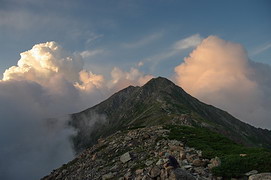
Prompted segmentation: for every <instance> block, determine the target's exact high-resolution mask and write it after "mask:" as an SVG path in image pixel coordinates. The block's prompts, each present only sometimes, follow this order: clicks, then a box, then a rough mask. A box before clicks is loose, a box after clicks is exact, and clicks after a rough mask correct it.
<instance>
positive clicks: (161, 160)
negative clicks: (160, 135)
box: [156, 159, 164, 166]
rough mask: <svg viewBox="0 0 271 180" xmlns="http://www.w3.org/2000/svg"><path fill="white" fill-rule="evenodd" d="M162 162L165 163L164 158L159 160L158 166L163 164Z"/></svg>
mask: <svg viewBox="0 0 271 180" xmlns="http://www.w3.org/2000/svg"><path fill="white" fill-rule="evenodd" d="M162 164H164V161H163V159H159V160H158V161H157V163H156V165H157V166H160V165H162Z"/></svg>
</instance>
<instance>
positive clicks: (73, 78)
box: [0, 42, 152, 179]
mask: <svg viewBox="0 0 271 180" xmlns="http://www.w3.org/2000/svg"><path fill="white" fill-rule="evenodd" d="M150 78H152V76H151V75H144V74H143V73H142V72H140V71H139V70H138V69H136V68H131V70H130V71H129V72H126V71H123V70H121V69H120V68H118V67H115V68H114V69H113V70H112V73H111V77H110V78H105V77H104V76H103V75H102V74H94V73H93V72H91V71H89V70H87V69H84V63H83V60H82V56H81V55H80V54H79V53H70V52H67V51H66V50H65V49H63V48H62V47H61V46H60V45H59V44H57V43H56V42H46V43H41V44H37V45H35V46H33V48H32V49H31V50H29V51H26V52H23V53H21V59H20V60H19V61H18V64H17V66H12V67H10V68H9V69H7V70H6V71H5V72H4V74H3V79H2V80H0V114H1V119H0V143H1V147H0V179H38V178H41V177H42V176H43V175H46V174H48V173H49V172H50V170H52V169H54V168H56V167H59V166H60V165H61V164H63V163H66V162H67V161H68V160H71V159H72V158H73V150H72V147H71V144H70V142H69V137H70V135H72V134H73V133H74V131H73V129H70V128H68V127H67V122H68V120H69V119H68V117H65V116H64V115H65V114H70V113H73V112H76V111H80V110H83V109H84V108H87V107H90V106H92V105H94V104H96V103H98V102H100V101H101V100H103V99H105V98H107V97H108V96H109V95H111V94H113V93H114V92H115V91H118V90H120V89H122V88H124V87H125V86H127V85H142V84H144V83H145V82H146V81H148V80H149V79H150Z"/></svg>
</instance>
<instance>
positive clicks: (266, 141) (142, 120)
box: [70, 77, 271, 152]
mask: <svg viewBox="0 0 271 180" xmlns="http://www.w3.org/2000/svg"><path fill="white" fill-rule="evenodd" d="M71 116H72V117H71V119H72V120H71V123H70V124H71V125H72V126H73V127H74V128H75V129H78V134H77V135H76V136H75V137H74V139H73V143H74V147H75V150H76V151H77V152H80V151H82V150H84V149H85V148H86V147H89V146H91V145H93V144H95V143H96V142H97V140H98V139H99V138H100V137H106V136H108V135H111V134H113V133H115V132H117V131H119V130H123V129H128V128H133V127H139V126H144V127H150V126H156V125H162V124H181V125H189V126H197V127H206V128H208V129H210V130H212V131H215V132H218V133H220V134H224V135H226V136H227V137H229V138H230V139H232V140H233V141H235V142H237V143H242V144H245V145H248V146H262V147H269V148H270V147H271V133H270V132H269V131H264V130H262V129H257V128H255V127H253V126H250V125H248V124H246V123H243V122H241V121H240V120H238V119H236V118H235V117H233V116H231V115H230V114H228V113H227V112H225V111H223V110H220V109H218V108H215V107H213V106H210V105H207V104H205V103H203V102H200V101H199V100H197V99H196V98H194V97H192V96H190V95H189V94H187V93H186V92H185V91H184V90H183V89H182V88H180V87H179V86H177V85H175V84H174V83H173V82H171V81H170V80H168V79H166V78H163V77H157V78H153V79H151V80H150V81H148V82H147V83H146V84H145V85H144V86H142V87H138V86H137V87H133V86H129V87H127V88H125V89H123V90H121V91H119V92H117V93H115V94H114V95H112V96H111V97H110V98H108V99H107V100H105V101H103V102H101V103H100V104H98V105H96V106H94V107H91V108H89V109H86V110H85V111H82V112H80V113H76V114H73V115H71Z"/></svg>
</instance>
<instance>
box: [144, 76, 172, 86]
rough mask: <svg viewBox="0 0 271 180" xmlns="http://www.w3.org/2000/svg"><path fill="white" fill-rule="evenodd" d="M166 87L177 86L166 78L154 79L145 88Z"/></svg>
mask: <svg viewBox="0 0 271 180" xmlns="http://www.w3.org/2000/svg"><path fill="white" fill-rule="evenodd" d="M165 86H175V84H174V83H173V82H171V81H170V80H168V79H167V78H164V77H160V76H159V77H157V78H152V79H151V80H149V81H148V82H147V83H146V84H145V85H144V86H143V87H155V88H164V87H165Z"/></svg>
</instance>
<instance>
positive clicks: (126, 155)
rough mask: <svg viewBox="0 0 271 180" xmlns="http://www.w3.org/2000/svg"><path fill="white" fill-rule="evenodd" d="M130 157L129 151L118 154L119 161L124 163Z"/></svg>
mask: <svg viewBox="0 0 271 180" xmlns="http://www.w3.org/2000/svg"><path fill="white" fill-rule="evenodd" d="M131 159H132V158H131V155H130V153H129V152H126V153H124V154H123V155H121V156H120V161H121V162H122V163H126V162H128V161H130V160H131Z"/></svg>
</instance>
